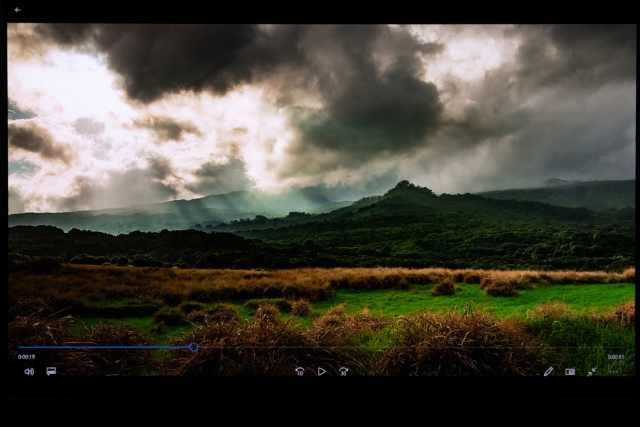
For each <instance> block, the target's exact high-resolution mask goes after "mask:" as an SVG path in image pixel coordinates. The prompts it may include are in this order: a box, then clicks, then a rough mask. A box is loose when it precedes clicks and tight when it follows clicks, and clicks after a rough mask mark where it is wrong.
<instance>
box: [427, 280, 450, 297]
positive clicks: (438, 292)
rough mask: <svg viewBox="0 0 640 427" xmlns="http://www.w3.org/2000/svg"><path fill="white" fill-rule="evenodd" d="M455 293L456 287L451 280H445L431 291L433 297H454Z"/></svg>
mask: <svg viewBox="0 0 640 427" xmlns="http://www.w3.org/2000/svg"><path fill="white" fill-rule="evenodd" d="M455 293H456V286H455V285H454V283H453V282H452V281H451V280H445V281H443V282H440V283H438V284H437V285H436V286H434V287H433V290H432V291H431V295H433V296H443V295H454V294H455Z"/></svg>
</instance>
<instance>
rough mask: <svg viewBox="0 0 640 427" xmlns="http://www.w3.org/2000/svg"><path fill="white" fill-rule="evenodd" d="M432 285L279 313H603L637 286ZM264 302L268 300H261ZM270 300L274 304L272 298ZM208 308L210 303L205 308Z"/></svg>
mask: <svg viewBox="0 0 640 427" xmlns="http://www.w3.org/2000/svg"><path fill="white" fill-rule="evenodd" d="M432 288H433V286H432V285H415V286H412V287H410V288H409V289H380V290H362V291H360V290H353V289H343V290H338V291H337V292H336V295H335V297H334V298H331V299H328V300H325V301H318V302H315V303H313V304H312V313H311V315H310V316H307V317H296V316H293V315H291V314H288V313H282V317H283V318H285V319H289V320H293V321H295V322H296V323H299V324H301V325H303V326H308V325H310V324H311V322H312V321H313V319H314V318H317V317H319V316H321V315H322V314H323V313H325V312H326V311H327V310H329V309H331V308H332V307H335V306H337V305H344V308H345V310H346V312H347V313H358V312H361V311H362V310H368V311H369V312H370V313H371V314H373V315H380V316H399V315H408V314H414V313H419V312H424V311H431V312H438V313H444V312H449V311H457V312H465V311H469V310H478V311H484V312H488V313H491V314H493V315H495V316H497V317H499V318H508V317H521V318H522V317H524V318H526V317H527V315H528V313H530V312H531V310H533V309H535V308H536V307H537V306H539V305H541V304H548V303H553V302H559V303H564V304H566V305H567V306H568V308H570V309H571V311H572V312H575V313H578V314H589V313H594V314H595V313H602V312H606V311H607V310H610V309H612V308H613V307H615V306H616V305H619V304H623V303H625V302H628V301H632V300H633V299H634V297H635V285H634V284H632V283H607V284H550V285H538V286H537V287H536V288H534V289H526V290H521V291H520V295H518V296H516V297H492V296H489V295H487V294H486V293H485V292H484V291H483V290H481V289H480V287H479V285H477V284H466V283H459V284H457V285H456V293H455V295H450V296H433V295H432V294H431V290H432ZM265 301H268V300H265ZM274 301H276V300H275V299H274ZM130 303H137V301H135V300H119V301H111V302H109V303H108V305H105V306H104V307H122V306H123V305H128V304H130ZM226 303H228V304H231V305H233V306H235V307H236V308H237V309H238V311H239V312H240V314H241V315H242V316H243V317H244V318H246V319H250V318H251V317H252V316H253V314H254V311H253V310H251V309H249V308H247V307H245V305H244V303H245V301H226ZM205 305H208V306H212V305H214V304H205ZM81 320H82V322H83V323H84V324H85V325H87V326H91V325H95V324H97V323H101V322H104V323H111V324H124V325H127V326H130V327H134V328H136V329H138V330H140V331H144V332H145V333H147V334H149V335H150V336H152V337H153V338H155V339H167V338H171V337H176V336H179V335H182V334H184V333H188V332H189V331H190V330H191V326H190V325H188V324H187V325H180V326H163V327H161V328H158V327H157V324H156V323H155V322H154V319H153V316H140V317H124V318H101V317H82V318H81Z"/></svg>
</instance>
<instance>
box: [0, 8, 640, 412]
mask: <svg viewBox="0 0 640 427" xmlns="http://www.w3.org/2000/svg"><path fill="white" fill-rule="evenodd" d="M549 3H551V2H549ZM495 6H497V7H496V8H495V9H493V10H492V9H491V6H489V5H487V4H485V3H483V2H477V3H476V4H475V5H468V4H465V5H464V6H461V5H458V4H439V5H437V4H434V2H425V3H424V4H423V5H422V7H423V8H424V9H423V10H420V9H419V7H420V6H419V5H413V6H412V7H402V5H399V4H394V5H393V8H392V7H391V6H390V5H388V4H377V3H369V2H366V3H365V4H363V5H353V6H351V8H349V7H348V6H347V5H346V4H345V3H344V2H341V3H340V4H339V5H335V4H330V3H328V2H322V3H318V4H310V3H307V2H297V3H295V4H288V3H283V4H277V5H276V4H274V3H273V2H260V3H252V4H248V3H244V2H238V3H236V4H226V5H225V6H221V5H220V4H217V2H211V3H204V2H196V1H195V0H180V1H177V2H165V3H160V2H154V4H147V3H144V2H135V1H131V0H129V1H128V2H125V1H122V0H112V1H108V2H88V1H86V0H84V1H79V0H66V1H59V2H56V1H51V2H35V1H23V0H8V2H7V3H6V4H5V5H4V7H3V10H2V17H3V23H4V28H3V31H2V35H1V37H2V46H3V47H4V46H6V37H7V31H6V30H7V27H6V24H7V23H9V22H132V23H133V22H185V23H213V22H263V23H318V24H321V23H416V24H417V23H422V24H430V23H433V24H456V23H458V24H461V23H465V24H469V23H478V24H492V23H545V22H566V21H572V20H579V21H582V22H585V21H602V20H607V19H614V20H619V21H624V20H627V19H628V18H629V17H630V14H629V12H630V11H631V10H633V9H632V8H631V6H629V9H628V10H627V9H624V8H620V7H616V8H614V7H611V8H609V9H610V10H606V11H605V10H602V8H589V7H587V6H586V5H582V6H581V7H579V8H578V9H576V8H571V9H569V6H567V10H566V11H567V14H566V15H564V17H563V13H562V12H563V11H562V9H560V8H559V5H558V4H557V3H551V5H546V4H542V3H536V4H535V7H533V5H529V7H524V5H521V4H520V5H515V4H514V5H513V8H511V9H509V8H507V7H505V6H504V5H494V7H495ZM516 6H519V7H518V8H516ZM15 7H19V8H20V9H21V11H20V12H18V13H16V12H14V10H13V9H14V8H15ZM447 7H448V8H449V9H448V10H447V9H446V8H447ZM416 8H418V10H415V9H416ZM589 11H591V12H594V14H593V16H592V17H591V18H588V17H586V18H585V17H584V16H579V15H578V14H584V13H586V12H589ZM545 13H553V15H552V16H549V15H545ZM607 14H608V16H607ZM612 14H613V16H612ZM616 14H617V15H616ZM6 60H7V57H6V54H3V55H2V59H1V61H2V67H0V71H1V72H2V77H3V78H4V81H5V82H6V81H7V74H6V73H7V66H6ZM636 64H637V55H636ZM636 70H637V65H636ZM637 93H638V90H637V86H636V100H637ZM636 102H637V101H636ZM2 108H3V109H4V113H5V114H6V110H7V109H8V99H5V100H4V101H3V103H2ZM637 115H638V112H637V108H636V123H637ZM2 130H3V132H4V135H5V136H6V132H7V127H6V125H3V126H2ZM637 138H638V136H637V133H636V145H637V142H638V140H637ZM4 140H5V141H6V139H4ZM2 156H3V157H5V156H7V151H6V149H5V150H3V151H2ZM638 157H640V156H639V154H638V152H637V150H636V180H637V179H638V166H637V165H638ZM3 160H5V159H3ZM0 162H1V163H2V167H3V168H5V171H6V168H7V162H6V161H0ZM6 176H7V177H8V175H6ZM7 188H8V187H7ZM3 191H7V190H6V189H3ZM5 203H7V197H4V198H3V200H2V204H3V206H4V204H5ZM3 233H6V229H5V230H3ZM637 264H638V263H637V257H636V270H637ZM637 302H638V293H637V292H636V303H637ZM637 343H638V337H637V336H636V347H637ZM637 362H638V355H637V354H636V366H637ZM7 385H8V389H9V399H10V400H22V399H29V400H31V399H40V400H51V399H68V400H74V401H75V400H88V401H95V402H100V401H101V400H103V399H109V400H114V399H116V400H123V399H132V398H135V399H138V400H141V399H143V400H144V399H154V400H158V399H171V400H180V399H181V398H182V399H188V400H194V399H195V400H209V401H211V399H216V400H215V402H216V404H215V407H216V408H213V407H212V408H211V409H217V408H220V407H221V405H231V407H233V406H234V405H238V407H240V408H244V409H245V410H246V407H245V406H244V405H246V403H248V402H262V403H263V404H264V403H267V402H268V403H278V404H279V405H280V406H281V407H284V408H287V407H293V406H294V405H295V404H296V403H299V404H302V405H304V407H306V408H308V409H309V411H308V413H309V415H311V416H313V414H314V413H315V412H317V411H319V412H323V411H330V410H333V409H334V407H335V406H345V405H344V403H345V402H352V401H354V400H360V401H362V402H367V405H372V404H375V403H376V402H378V401H379V402H381V403H384V404H385V405H390V404H402V405H403V406H405V407H406V406H407V404H408V403H416V404H418V405H419V406H417V407H415V409H418V410H422V409H425V410H426V409H429V408H428V406H430V405H429V404H428V403H427V400H426V399H433V398H435V399H437V400H445V401H446V400H451V399H453V401H452V403H454V404H456V403H457V404H458V405H459V404H460V403H461V402H460V400H459V399H461V398H465V397H466V396H471V397H473V398H474V399H476V400H496V399H505V398H506V399H509V400H511V399H512V400H518V401H525V400H527V399H535V400H550V399H560V400H564V399H573V398H590V399H597V400H598V401H600V400H602V399H605V400H612V401H618V400H620V399H632V398H635V397H636V395H637V394H638V390H640V383H639V381H638V376H635V377H622V378H613V377H592V378H586V377H571V378H566V377H547V378H543V377H519V378H515V377H511V378H500V377H490V378H488V377H484V378H479V377H474V378H462V377H446V378H444V377H437V378H433V377H430V378H415V377H413V378H409V377H406V378H389V377H351V378H337V377H325V378H315V377H313V378H309V377H304V378H296V377H294V378H268V377H267V378H265V377H262V378H245V377H242V378H240V377H235V378H175V377H148V378H142V377H120V378H105V377H91V378H69V377H51V378H45V377H34V378H21V377H15V376H13V375H11V374H10V375H9V379H8V384H7ZM318 398H321V399H324V400H322V401H317V400H314V399H318ZM327 400H330V403H329V404H326V402H327ZM363 409H366V408H363ZM370 409H372V408H370ZM373 409H375V408H373ZM431 409H433V407H432V408H431Z"/></svg>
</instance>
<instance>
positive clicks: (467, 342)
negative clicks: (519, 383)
mask: <svg viewBox="0 0 640 427" xmlns="http://www.w3.org/2000/svg"><path fill="white" fill-rule="evenodd" d="M394 337H395V338H394V340H395V343H394V345H393V346H392V347H391V348H390V349H388V350H386V351H385V352H384V354H383V355H382V357H381V359H380V362H379V368H378V369H379V372H380V374H382V375H402V376H406V375H416V376H429V375H432V376H468V375H530V374H533V373H537V372H539V369H540V367H541V360H540V358H539V356H538V355H537V353H536V351H535V350H536V349H535V347H538V346H539V345H538V344H536V341H535V340H534V339H533V337H531V336H528V335H527V334H526V333H525V332H524V331H522V330H521V329H520V327H518V326H517V325H516V324H513V323H507V322H500V321H498V320H495V319H494V318H492V317H490V316H488V315H486V314H482V313H473V314H467V315H460V314H454V313H450V314H446V315H436V314H420V315H415V316H410V317H403V318H401V319H400V320H399V321H398V322H397V324H396V325H395V335H394Z"/></svg>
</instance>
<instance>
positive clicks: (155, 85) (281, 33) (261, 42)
mask: <svg viewBox="0 0 640 427" xmlns="http://www.w3.org/2000/svg"><path fill="white" fill-rule="evenodd" d="M35 33H36V34H38V35H39V36H40V37H41V40H42V42H43V43H57V44H59V45H62V46H68V47H94V48H97V49H98V50H100V51H101V52H104V53H106V54H107V59H108V63H109V66H110V67H111V68H112V69H113V70H114V71H116V72H117V73H118V74H119V75H120V76H121V77H122V80H123V86H124V88H125V90H126V91H127V94H128V95H129V97H130V98H132V99H135V100H139V101H142V102H150V101H153V100H156V99H159V98H161V97H162V96H163V95H165V94H166V93H171V92H180V91H196V92H197V91H203V90H211V91H213V92H215V93H220V94H224V93H226V92H227V91H229V90H230V89H233V88H234V87H236V86H237V85H239V84H243V83H248V82H252V81H255V80H257V79H258V78H260V77H261V76H264V75H265V74H266V73H267V72H268V71H271V70H273V68H274V67H276V66H278V65H281V64H283V63H287V62H290V61H294V58H295V55H296V53H295V41H296V39H297V34H298V33H299V31H298V27H292V26H287V27H278V28H277V29H276V30H274V31H265V30H261V29H260V27H258V26H256V25H237V24H235V25H196V24H133V25H131V24H38V25H37V26H36V27H35Z"/></svg>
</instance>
